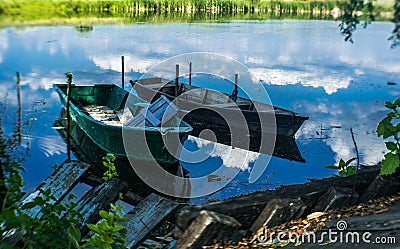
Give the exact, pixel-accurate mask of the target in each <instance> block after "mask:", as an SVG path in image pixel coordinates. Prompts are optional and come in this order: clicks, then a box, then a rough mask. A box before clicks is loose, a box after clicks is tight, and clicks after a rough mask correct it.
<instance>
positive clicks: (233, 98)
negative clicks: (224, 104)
mask: <svg viewBox="0 0 400 249" xmlns="http://www.w3.org/2000/svg"><path fill="white" fill-rule="evenodd" d="M238 84H239V74H237V73H236V74H235V89H234V90H233V92H232V97H231V98H232V100H233V101H234V102H236V100H237V95H238Z"/></svg>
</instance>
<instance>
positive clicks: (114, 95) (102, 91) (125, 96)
mask: <svg viewBox="0 0 400 249" xmlns="http://www.w3.org/2000/svg"><path fill="white" fill-rule="evenodd" d="M59 87H60V88H61V90H62V91H63V92H64V93H65V94H66V90H67V87H66V85H65V86H64V85H60V86H59ZM71 101H72V103H74V105H75V106H77V107H78V108H79V109H81V110H82V111H83V112H84V113H85V114H87V115H89V116H91V117H92V118H93V119H95V120H97V121H100V122H102V123H104V124H107V125H114V126H122V124H123V123H124V120H125V119H126V117H127V113H129V115H130V117H131V118H136V117H137V116H140V115H141V117H142V119H143V120H146V121H144V122H145V123H146V126H159V124H158V123H157V125H154V123H152V125H150V124H149V122H147V121H149V120H147V119H148V116H149V115H151V114H149V110H152V109H151V107H149V108H148V112H147V113H142V111H143V109H144V108H146V107H148V105H149V103H147V102H146V101H145V100H143V99H142V98H140V97H138V96H136V95H133V94H130V93H128V92H127V91H125V90H123V89H121V88H119V87H117V86H115V85H94V86H78V87H72V88H71ZM127 108H128V109H129V112H127ZM153 109H154V108H153ZM157 110H158V109H157ZM154 111H156V109H155V110H154ZM158 111H159V113H158V116H160V115H161V117H162V115H163V114H164V113H163V111H165V110H158ZM160 111H161V112H160ZM142 114H143V115H142ZM172 115H173V114H172ZM158 118H160V117H158ZM139 119H140V118H139ZM160 119H161V118H160ZM138 123H139V122H138ZM124 124H125V123H124ZM163 125H166V126H173V127H176V126H180V120H177V119H176V118H171V117H170V120H169V121H168V122H165V123H163Z"/></svg>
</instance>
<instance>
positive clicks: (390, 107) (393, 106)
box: [385, 101, 397, 110]
mask: <svg viewBox="0 0 400 249" xmlns="http://www.w3.org/2000/svg"><path fill="white" fill-rule="evenodd" d="M385 107H387V108H389V109H392V110H396V108H397V106H396V105H395V104H394V103H392V102H390V101H386V102H385Z"/></svg>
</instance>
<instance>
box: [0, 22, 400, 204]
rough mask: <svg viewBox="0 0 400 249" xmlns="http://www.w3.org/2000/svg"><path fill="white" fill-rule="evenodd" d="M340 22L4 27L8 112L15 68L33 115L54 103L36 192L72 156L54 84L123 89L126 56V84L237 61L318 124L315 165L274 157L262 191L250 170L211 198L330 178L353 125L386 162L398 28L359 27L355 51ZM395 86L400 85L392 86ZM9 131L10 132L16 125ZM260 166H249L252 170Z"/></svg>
mask: <svg viewBox="0 0 400 249" xmlns="http://www.w3.org/2000/svg"><path fill="white" fill-rule="evenodd" d="M337 25H338V23H336V22H332V21H252V22H240V21H239V22H238V21H235V22H232V23H215V24H210V23H207V24H201V23H196V24H141V25H110V26H95V27H94V29H93V31H91V32H87V33H79V32H76V30H75V29H74V27H67V26H58V27H27V28H23V29H15V28H6V29H2V30H0V81H1V84H0V98H1V101H2V102H4V101H3V99H4V97H5V96H6V94H7V93H9V94H10V95H9V96H8V97H7V105H8V107H9V112H8V114H7V115H8V116H9V117H10V119H12V116H13V114H12V113H13V112H14V111H15V110H16V103H17V102H16V98H14V97H13V96H15V83H14V82H15V79H14V78H15V72H16V71H20V72H21V74H22V82H21V84H22V94H23V96H22V101H23V103H24V108H23V109H24V110H25V111H27V110H30V108H31V105H32V103H33V102H34V101H37V100H39V99H46V105H44V106H43V107H41V108H40V110H39V111H38V115H37V119H38V120H37V122H36V123H35V124H34V125H33V128H31V129H30V130H29V137H30V138H31V141H32V153H31V154H32V157H31V158H29V159H28V160H27V161H26V162H25V163H24V166H25V167H26V168H27V170H28V172H27V173H26V176H27V178H28V186H27V189H31V188H33V187H34V186H36V185H37V184H38V183H39V182H40V181H41V180H42V179H44V178H45V177H46V176H47V175H48V173H49V172H51V169H50V168H49V167H50V165H52V164H54V163H60V162H62V160H64V159H65V147H64V144H63V142H62V141H61V140H60V139H57V138H56V137H58V136H59V135H58V133H57V132H56V131H55V130H54V129H52V126H53V122H54V121H55V120H56V119H57V117H58V115H59V111H60V108H61V104H60V102H59V99H58V97H57V95H56V94H55V92H54V91H53V89H52V88H51V85H52V83H55V82H56V83H60V82H65V77H64V73H65V72H66V71H70V72H72V73H73V75H74V77H75V78H74V79H75V82H76V83H77V84H93V83H116V84H120V82H121V79H120V77H121V76H120V72H121V71H122V70H121V58H120V56H121V55H124V56H125V72H127V73H126V79H127V80H129V79H137V78H139V77H140V76H141V74H142V73H144V72H146V71H147V70H149V69H150V68H151V67H153V66H155V65H156V64H157V63H159V62H162V61H164V60H166V59H168V58H170V57H172V56H176V55H179V54H182V53H192V52H211V53H218V54H222V55H224V56H229V57H232V58H233V59H236V60H238V61H239V62H241V63H243V64H244V65H245V66H247V67H249V69H250V70H251V71H252V72H253V73H254V75H255V76H256V77H257V78H258V79H259V80H261V82H259V83H257V84H263V86H264V87H265V88H266V89H267V91H268V93H269V95H270V99H271V101H272V103H273V104H274V105H277V106H281V107H284V108H288V109H291V110H294V111H296V112H299V113H301V114H305V115H308V116H309V117H310V119H309V120H308V121H306V122H305V123H304V125H303V126H302V128H301V129H300V130H299V132H298V133H297V136H296V137H297V144H298V147H299V149H300V152H301V153H302V155H303V157H304V158H305V159H306V163H298V162H293V161H292V162H291V161H289V160H285V159H281V158H275V157H273V158H272V159H271V161H270V163H269V164H268V167H267V170H266V172H265V173H264V174H263V175H262V177H261V178H260V179H259V180H257V181H256V182H255V183H254V184H249V183H248V178H249V174H250V173H249V171H248V170H243V171H242V172H241V173H240V174H239V176H238V177H237V178H235V181H234V182H233V183H235V182H236V183H237V181H239V182H241V186H242V187H240V189H239V190H237V189H238V187H237V186H236V185H237V184H236V185H229V186H228V187H227V188H225V189H224V191H222V192H220V193H218V194H215V195H212V196H211V197H209V198H221V196H229V195H234V194H237V193H243V192H246V191H254V190H257V189H262V188H274V187H276V186H279V185H280V184H289V183H299V182H303V181H304V180H305V179H306V178H319V177H325V176H329V175H331V174H333V173H335V171H333V170H330V169H324V168H323V166H325V165H329V164H334V163H337V162H338V161H339V160H340V159H341V158H343V159H349V158H351V157H354V156H355V151H354V146H353V144H352V140H351V135H350V132H349V129H350V128H352V129H353V130H354V132H355V139H356V141H357V145H358V147H359V151H360V156H361V163H362V164H374V163H377V162H378V161H380V160H381V158H382V155H383V153H384V151H385V146H384V142H383V140H382V139H381V138H378V137H377V136H376V134H375V129H376V125H377V123H378V121H379V120H380V119H381V118H382V117H383V116H384V114H385V112H386V110H385V108H384V101H385V100H393V99H394V98H396V97H398V96H399V95H400V50H399V49H390V48H389V47H390V43H389V42H388V41H387V40H386V39H387V37H388V36H389V33H390V31H391V29H392V24H389V23H373V24H372V25H370V26H369V27H368V28H367V29H365V30H358V31H357V32H356V33H355V35H354V41H355V43H354V44H350V43H345V42H343V38H342V37H340V35H339V31H338V28H337ZM174 67H175V65H171V70H173V69H174ZM193 69H194V70H195V69H196V62H195V61H193ZM182 73H185V72H182ZM388 81H391V82H396V83H397V85H393V86H389V85H387V82H388ZM257 82H258V81H257ZM6 128H7V130H8V131H11V130H12V128H11V124H6ZM190 143H191V145H190V146H200V145H199V144H197V145H196V144H195V143H194V142H193V141H189V142H188V144H190ZM208 160H209V161H207V162H206V165H213V164H216V165H221V164H222V165H225V166H226V165H229V164H231V163H232V162H231V161H229V160H228V158H227V157H224V156H223V153H222V152H221V153H220V155H219V156H218V155H213V156H212V157H210V158H209V159H208ZM254 161H257V160H256V159H254V160H249V162H248V165H249V167H252V164H254ZM289 172H290V174H289ZM195 173H196V172H193V174H195ZM233 183H232V184H233Z"/></svg>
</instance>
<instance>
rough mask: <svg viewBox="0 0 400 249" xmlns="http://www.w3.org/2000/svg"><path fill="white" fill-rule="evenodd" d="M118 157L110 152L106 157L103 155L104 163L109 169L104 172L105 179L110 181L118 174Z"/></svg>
mask: <svg viewBox="0 0 400 249" xmlns="http://www.w3.org/2000/svg"><path fill="white" fill-rule="evenodd" d="M115 159H116V157H115V156H114V155H113V154H111V153H108V154H107V155H106V156H105V157H103V165H104V167H106V168H107V171H106V172H104V174H103V180H105V181H108V180H110V179H112V178H113V177H116V176H118V173H117V169H116V168H115V164H114V161H115Z"/></svg>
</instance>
